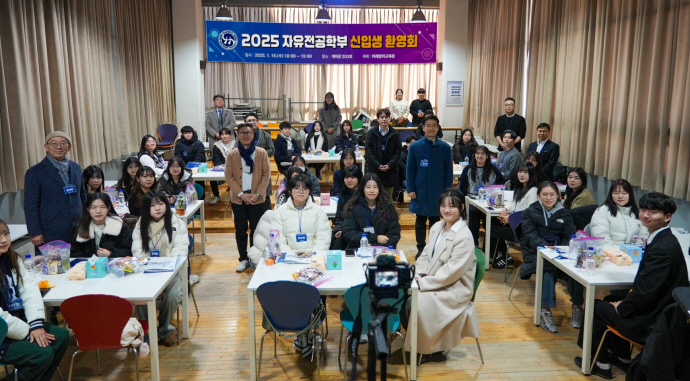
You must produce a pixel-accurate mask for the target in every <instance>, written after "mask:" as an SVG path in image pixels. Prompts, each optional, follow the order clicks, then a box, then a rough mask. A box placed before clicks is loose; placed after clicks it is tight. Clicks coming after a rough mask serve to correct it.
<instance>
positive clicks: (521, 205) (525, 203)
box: [513, 187, 539, 212]
mask: <svg viewBox="0 0 690 381" xmlns="http://www.w3.org/2000/svg"><path fill="white" fill-rule="evenodd" d="M537 201H539V195H537V187H532V188H530V189H529V190H528V191H527V194H526V195H525V196H524V197H522V199H520V201H518V202H517V203H515V207H514V208H513V211H514V212H520V211H523V210H525V209H527V207H529V206H530V205H532V204H533V203H535V202H537Z"/></svg>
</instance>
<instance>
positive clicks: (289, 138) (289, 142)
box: [283, 135, 293, 151]
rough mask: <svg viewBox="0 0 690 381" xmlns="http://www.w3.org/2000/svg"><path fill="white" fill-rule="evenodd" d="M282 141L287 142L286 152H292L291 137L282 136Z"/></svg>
mask: <svg viewBox="0 0 690 381" xmlns="http://www.w3.org/2000/svg"><path fill="white" fill-rule="evenodd" d="M283 139H285V141H287V149H288V151H292V149H293V148H292V136H290V135H288V136H287V137H285V135H283Z"/></svg>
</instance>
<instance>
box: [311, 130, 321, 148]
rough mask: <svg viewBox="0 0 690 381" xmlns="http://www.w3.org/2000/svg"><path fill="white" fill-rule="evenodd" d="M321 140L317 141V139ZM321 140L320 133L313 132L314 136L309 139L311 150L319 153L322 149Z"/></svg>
mask: <svg viewBox="0 0 690 381" xmlns="http://www.w3.org/2000/svg"><path fill="white" fill-rule="evenodd" d="M317 137H318V138H321V139H318V138H317ZM323 140H324V139H323V138H322V137H321V131H316V132H314V136H312V137H311V144H310V146H311V148H312V149H313V150H314V152H316V151H321V148H322V147H323Z"/></svg>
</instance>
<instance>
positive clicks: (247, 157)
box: [237, 139, 258, 173]
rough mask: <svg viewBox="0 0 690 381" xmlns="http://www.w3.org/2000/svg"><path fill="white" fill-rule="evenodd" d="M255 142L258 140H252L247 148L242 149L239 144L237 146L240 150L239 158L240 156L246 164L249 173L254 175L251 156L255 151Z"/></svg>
mask: <svg viewBox="0 0 690 381" xmlns="http://www.w3.org/2000/svg"><path fill="white" fill-rule="evenodd" d="M257 140H258V139H254V140H252V142H251V144H250V145H249V148H244V146H243V145H242V144H241V143H240V144H238V145H237V149H238V150H240V156H242V159H244V162H245V163H247V166H248V167H249V173H254V159H252V155H253V154H254V150H255V149H256V142H257Z"/></svg>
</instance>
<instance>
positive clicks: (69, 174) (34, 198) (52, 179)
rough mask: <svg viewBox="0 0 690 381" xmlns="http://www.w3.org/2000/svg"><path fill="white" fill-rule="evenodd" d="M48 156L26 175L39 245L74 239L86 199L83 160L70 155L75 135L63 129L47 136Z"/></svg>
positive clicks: (29, 216) (30, 223) (32, 231)
mask: <svg viewBox="0 0 690 381" xmlns="http://www.w3.org/2000/svg"><path fill="white" fill-rule="evenodd" d="M43 147H44V148H45V150H46V157H45V158H44V159H43V160H42V161H41V162H40V163H38V164H36V165H34V166H32V167H31V168H29V169H28V170H27V171H26V174H25V175H24V216H25V218H26V226H27V229H28V231H29V236H31V242H32V243H33V244H34V245H35V246H39V245H42V244H44V243H46V242H50V241H55V240H62V241H65V242H71V241H72V231H73V229H74V227H75V226H76V225H77V223H78V222H79V219H80V218H81V215H82V211H83V205H84V203H86V189H85V188H84V181H83V180H82V171H81V167H80V166H79V164H77V163H75V162H73V161H71V160H69V159H67V153H69V151H70V149H71V148H72V139H71V138H70V136H69V135H67V134H66V133H64V132H62V131H55V132H52V133H50V134H48V136H46V140H45V145H44V146H43Z"/></svg>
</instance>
